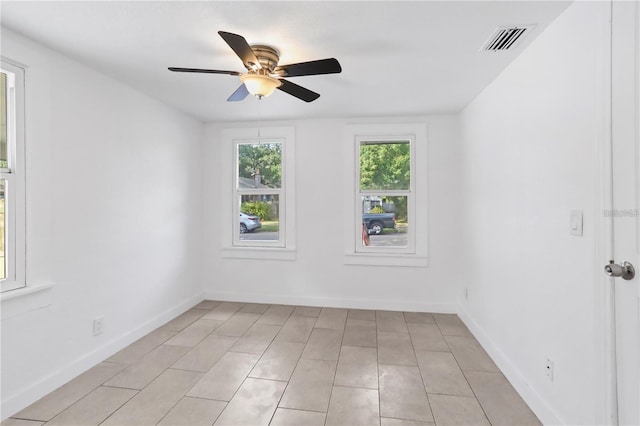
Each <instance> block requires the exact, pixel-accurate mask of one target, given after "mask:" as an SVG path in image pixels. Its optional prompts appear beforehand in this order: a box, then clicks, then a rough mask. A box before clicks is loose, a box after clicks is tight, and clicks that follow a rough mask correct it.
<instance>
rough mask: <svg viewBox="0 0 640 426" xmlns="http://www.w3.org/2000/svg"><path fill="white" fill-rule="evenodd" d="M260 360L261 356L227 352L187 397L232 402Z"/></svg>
mask: <svg viewBox="0 0 640 426" xmlns="http://www.w3.org/2000/svg"><path fill="white" fill-rule="evenodd" d="M258 359H260V355H255V354H243V353H238V352H227V353H226V354H225V355H224V356H223V357H222V358H220V361H218V362H217V363H216V365H214V366H213V367H212V368H211V370H209V371H208V372H207V373H206V374H205V375H204V376H202V378H201V379H200V380H199V381H198V383H196V385H195V386H194V387H193V388H192V389H191V390H190V391H189V392H187V396H191V397H194V398H206V399H217V400H219V401H230V400H231V398H232V397H233V394H235V393H236V391H237V390H238V388H239V387H240V385H241V384H242V382H243V381H244V379H245V378H246V377H247V374H249V372H250V371H251V369H252V368H253V366H254V365H255V364H256V362H258Z"/></svg>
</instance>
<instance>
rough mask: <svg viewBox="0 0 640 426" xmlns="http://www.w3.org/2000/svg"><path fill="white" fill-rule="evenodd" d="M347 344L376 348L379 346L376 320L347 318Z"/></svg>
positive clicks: (343, 342)
mask: <svg viewBox="0 0 640 426" xmlns="http://www.w3.org/2000/svg"><path fill="white" fill-rule="evenodd" d="M342 344H343V345H345V346H362V347H368V348H375V347H377V346H378V340H377V339H376V322H375V321H368V320H358V319H352V318H347V326H346V327H345V329H344V339H343V340H342Z"/></svg>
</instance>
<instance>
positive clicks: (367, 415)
mask: <svg viewBox="0 0 640 426" xmlns="http://www.w3.org/2000/svg"><path fill="white" fill-rule="evenodd" d="M379 424H380V410H379V406H378V391H377V390H375V389H358V388H343V387H340V386H334V387H333V392H332V393H331V403H330V404H329V411H328V412H327V422H326V425H327V426H330V425H336V426H344V425H379Z"/></svg>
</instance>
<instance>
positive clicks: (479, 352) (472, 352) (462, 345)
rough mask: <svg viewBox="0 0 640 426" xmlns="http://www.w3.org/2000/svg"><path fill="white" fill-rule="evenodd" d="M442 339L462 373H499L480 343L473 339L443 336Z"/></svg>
mask: <svg viewBox="0 0 640 426" xmlns="http://www.w3.org/2000/svg"><path fill="white" fill-rule="evenodd" d="M444 338H445V340H446V341H447V344H448V345H449V348H451V352H452V353H453V356H455V357H456V361H458V364H459V365H460V368H462V370H463V371H468V370H470V371H489V372H494V373H498V372H500V370H499V369H498V367H496V365H495V364H494V362H493V361H492V360H491V358H490V357H489V355H487V353H486V352H485V351H484V349H482V346H480V343H478V341H477V340H476V339H474V338H473V337H464V336H445V337H444Z"/></svg>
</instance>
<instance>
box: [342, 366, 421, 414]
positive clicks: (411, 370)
mask: <svg viewBox="0 0 640 426" xmlns="http://www.w3.org/2000/svg"><path fill="white" fill-rule="evenodd" d="M338 368H339V367H338ZM380 415H381V416H384V417H391V418H398V419H405V420H418V421H424V422H433V415H432V414H431V409H430V408H429V400H428V399H427V393H426V392H425V390H424V385H423V384H422V379H421V376H420V370H418V367H408V366H400V365H384V364H381V365H380Z"/></svg>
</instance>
